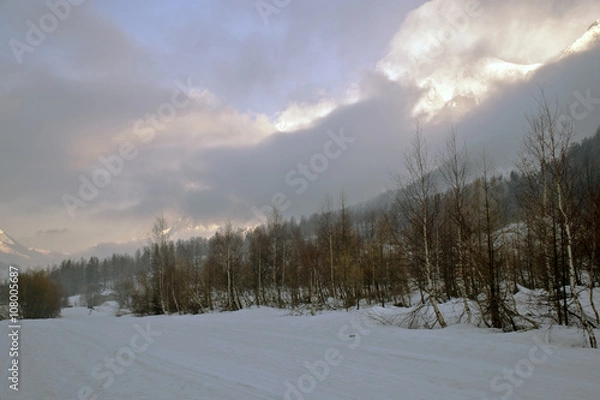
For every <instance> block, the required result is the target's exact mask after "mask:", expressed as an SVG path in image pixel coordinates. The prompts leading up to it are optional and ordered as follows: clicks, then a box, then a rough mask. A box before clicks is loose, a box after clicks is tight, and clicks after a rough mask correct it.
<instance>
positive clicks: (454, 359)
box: [0, 306, 600, 400]
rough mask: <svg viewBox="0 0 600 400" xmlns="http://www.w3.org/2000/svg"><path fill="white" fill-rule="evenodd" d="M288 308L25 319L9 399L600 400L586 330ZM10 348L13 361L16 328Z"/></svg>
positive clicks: (79, 313)
mask: <svg viewBox="0 0 600 400" xmlns="http://www.w3.org/2000/svg"><path fill="white" fill-rule="evenodd" d="M288 314H289V312H286V311H281V310H273V309H268V308H261V309H251V310H244V311H239V312H235V313H214V314H208V315H198V316H159V317H146V318H135V317H133V316H123V317H120V318H117V317H115V316H114V311H113V310H112V309H110V307H108V306H105V307H101V308H99V309H98V310H97V311H94V312H92V314H91V315H89V313H88V310H87V309H85V308H81V307H76V308H70V309H64V310H63V317H62V318H58V319H54V320H35V321H34V320H28V321H22V328H21V338H20V347H21V348H20V350H21V352H20V367H21V368H20V382H19V391H18V392H14V391H12V390H9V389H8V384H9V381H8V379H7V368H8V365H7V363H6V362H4V361H3V362H2V364H3V365H2V366H3V373H2V382H3V383H2V389H0V399H23V400H42V399H44V400H54V399H111V400H126V399H235V400H239V399H242V400H246V399H248V400H250V399H294V400H295V399H360V400H368V399H423V400H432V399H447V400H454V399H456V400H465V399H477V400H481V399H490V400H491V399H501V398H504V399H540V400H547V399H557V400H558V399H560V400H563V399H586V400H597V399H599V398H600V379H599V378H600V373H599V371H600V351H597V350H590V349H586V348H582V347H581V346H582V344H583V343H584V338H583V337H582V334H581V333H580V332H578V331H577V330H574V329H569V330H567V329H557V328H554V329H552V330H551V331H550V332H548V331H543V330H538V331H528V332H524V333H510V334H502V333H495V332H492V331H489V330H485V329H479V328H475V327H472V326H468V325H455V326H451V327H449V328H447V329H444V330H439V329H436V330H406V329H400V328H397V327H391V326H382V325H373V323H372V320H370V319H366V318H365V317H364V314H363V311H360V312H356V311H354V312H344V311H337V312H327V313H324V314H321V315H317V316H314V317H310V316H290V315H288ZM2 324H3V325H5V326H6V325H7V324H8V323H7V321H2ZM3 331H4V332H5V331H6V330H3ZM0 348H1V349H2V353H3V354H2V360H6V358H7V357H5V356H6V353H7V351H8V348H9V341H8V337H7V335H6V334H3V335H2V338H1V339H0Z"/></svg>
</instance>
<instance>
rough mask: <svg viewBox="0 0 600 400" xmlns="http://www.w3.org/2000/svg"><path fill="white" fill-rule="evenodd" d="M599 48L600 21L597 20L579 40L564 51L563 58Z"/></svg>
mask: <svg viewBox="0 0 600 400" xmlns="http://www.w3.org/2000/svg"><path fill="white" fill-rule="evenodd" d="M597 46H600V19H598V20H596V21H595V22H594V23H593V24H592V25H591V26H590V27H589V28H588V30H587V31H586V32H585V33H584V34H583V35H581V37H580V38H579V39H577V40H576V41H575V42H573V44H572V45H570V46H569V47H568V48H567V49H566V50H565V51H564V53H563V55H562V57H566V56H569V55H571V54H575V53H581V52H584V51H588V50H590V49H592V48H594V47H597ZM562 57H561V58H562Z"/></svg>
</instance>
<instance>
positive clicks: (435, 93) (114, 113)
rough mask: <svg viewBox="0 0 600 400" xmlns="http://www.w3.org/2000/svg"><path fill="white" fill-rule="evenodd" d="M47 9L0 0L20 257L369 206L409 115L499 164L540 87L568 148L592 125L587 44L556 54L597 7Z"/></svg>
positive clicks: (0, 216)
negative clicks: (162, 222) (274, 213)
mask: <svg viewBox="0 0 600 400" xmlns="http://www.w3.org/2000/svg"><path fill="white" fill-rule="evenodd" d="M55 3H56V4H58V5H57V6H56V7H54V11H52V10H51V8H52V7H50V6H49V5H48V4H55ZM48 4H47V3H46V1H0V44H1V47H0V76H1V77H2V79H1V80H0V121H1V125H0V126H1V133H0V229H3V230H5V231H6V232H8V233H9V234H11V235H12V236H13V237H15V238H16V239H17V240H19V241H21V242H22V243H23V244H25V245H26V246H31V247H36V248H42V249H49V250H54V251H60V252H77V251H81V250H84V249H86V248H89V247H90V246H95V245H98V244H100V243H104V244H103V245H102V246H104V247H106V246H109V245H108V244H107V243H121V244H123V243H127V242H130V241H133V240H139V239H141V238H144V237H145V235H146V232H147V231H148V230H149V229H150V227H151V225H152V222H153V218H154V216H155V215H157V214H160V213H164V215H165V216H166V217H167V218H168V219H169V220H170V221H171V222H174V221H179V222H178V226H179V227H180V228H181V229H183V227H185V228H187V229H186V230H185V235H208V234H210V233H211V232H212V231H214V229H215V228H216V227H217V226H218V225H219V224H221V223H223V222H224V221H226V220H232V221H233V222H234V223H236V224H239V225H244V224H254V223H257V221H260V210H261V209H262V210H264V209H265V206H268V205H269V204H271V203H275V204H277V205H279V206H280V207H281V208H283V209H284V214H285V215H286V216H291V215H296V216H298V215H303V214H309V213H312V212H315V211H318V210H319V208H320V206H321V204H322V201H323V198H324V197H325V196H326V195H327V194H331V195H332V196H333V198H334V199H335V198H337V197H338V196H339V194H340V193H341V192H342V191H343V192H344V193H345V194H346V197H347V200H348V201H349V202H350V203H357V202H360V201H364V200H367V199H369V198H371V197H373V196H375V195H377V194H378V193H380V192H382V191H384V190H386V189H388V188H390V187H392V186H393V180H392V179H391V175H392V174H395V173H401V172H402V164H403V160H402V157H403V153H404V151H405V147H406V144H407V140H408V137H409V136H410V126H412V125H414V124H415V123H416V122H417V121H419V122H420V124H421V126H422V127H423V130H424V134H425V136H426V138H427V140H428V144H429V145H430V146H431V147H432V148H435V146H437V145H438V144H439V143H440V141H441V140H443V136H444V134H445V133H446V132H447V131H448V129H449V128H450V126H452V125H453V126H455V127H456V129H457V130H458V132H459V134H460V135H461V136H462V137H464V138H465V139H466V140H468V143H469V146H470V147H471V148H472V152H473V153H474V154H476V152H478V151H480V150H481V148H482V147H483V146H484V145H485V146H486V148H488V149H491V152H492V155H493V158H494V163H495V165H496V166H497V167H498V169H506V168H509V167H510V165H511V164H512V162H513V161H514V159H515V157H516V152H517V149H518V147H519V141H520V138H521V136H522V135H523V134H524V132H525V131H526V121H525V114H526V113H527V112H530V111H531V110H532V107H533V98H534V97H535V96H536V95H537V94H539V86H540V85H543V86H544V87H545V90H546V93H547V94H548V95H549V97H550V98H552V99H557V100H558V102H559V103H560V105H561V106H567V108H572V109H573V110H574V112H575V113H576V115H577V125H576V128H577V130H578V132H579V137H584V136H586V135H589V134H591V133H592V132H593V131H595V129H596V128H597V127H598V125H600V112H599V110H600V104H599V103H600V100H596V99H600V78H599V73H598V71H600V54H599V52H600V51H599V48H600V47H599V46H595V47H594V46H588V41H586V40H584V41H579V42H577V43H576V45H575V46H574V47H573V51H568V52H567V53H565V50H566V49H567V48H569V46H571V45H573V43H574V42H576V41H577V40H578V39H579V38H580V37H581V36H582V35H584V33H585V32H586V31H587V30H588V28H589V27H590V25H592V24H593V23H594V21H595V20H597V19H600V0H569V1H567V0H529V1H519V0H504V1H493V0H481V1H476V0H464V1H459V0H445V1H441V0H433V1H428V2H425V1H417V0H414V1H413V0H405V1H396V0H389V1H388V0H379V1H375V0H327V1H322V0H292V1H285V0H264V1H255V0H226V1H222V0H214V1H209V0H206V1H192V0H190V1H179V0H174V1H168V2H167V1H147V0H144V1H141V0H139V1H120V0H106V1H96V0H87V1H82V0H71V1H70V2H67V1H66V0H64V1H62V2H61V1H57V0H50V1H49V2H48ZM597 40H599V41H600V39H597ZM586 91H587V93H586ZM586 97H588V98H591V102H590V101H587V103H586V104H585V105H584V104H581V102H582V101H584V100H585V98H586ZM582 99H583V100H582ZM578 102H579V103H578ZM573 105H574V107H572V106H573ZM584 114H585V115H584ZM253 210H254V211H253ZM255 211H256V212H255ZM182 232H183V231H182ZM182 234H183V233H182Z"/></svg>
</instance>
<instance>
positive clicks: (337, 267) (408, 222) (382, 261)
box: [113, 96, 600, 347]
mask: <svg viewBox="0 0 600 400" xmlns="http://www.w3.org/2000/svg"><path fill="white" fill-rule="evenodd" d="M538 105H539V109H538V110H537V111H536V112H535V113H534V114H532V115H531V116H530V117H528V126H529V129H528V132H527V134H526V135H525V138H524V141H523V146H522V151H521V154H520V157H519V163H518V165H517V169H516V170H515V171H513V172H512V173H511V175H510V178H507V177H503V176H501V175H498V174H495V173H494V172H493V168H492V166H491V161H490V157H489V155H488V154H487V153H486V152H485V151H482V152H480V153H479V154H477V155H476V156H475V157H471V156H470V155H469V153H468V152H467V146H466V144H465V143H460V141H459V139H458V135H457V133H456V132H455V131H454V130H451V131H450V132H449V134H448V136H447V138H446V141H445V145H444V146H443V148H442V149H440V150H439V151H432V150H431V149H429V148H428V146H427V144H426V142H425V137H424V135H423V133H422V131H421V129H420V128H419V127H418V126H417V127H416V128H415V129H413V132H412V133H413V138H412V142H411V145H410V146H409V149H408V151H407V153H406V155H405V166H406V168H405V170H406V171H407V173H406V174H405V175H403V176H399V177H398V190H397V191H395V199H394V201H393V202H392V203H391V204H389V205H387V206H381V207H371V208H364V209H363V208H360V207H352V208H351V207H348V205H347V203H346V200H345V198H344V196H343V195H342V196H341V197H340V199H339V202H337V204H334V201H332V200H331V199H329V198H328V199H326V201H325V202H324V205H323V207H322V210H321V212H320V213H318V214H316V215H314V216H312V217H310V218H302V220H301V221H300V222H298V221H296V220H295V219H293V218H292V219H290V220H285V219H284V218H283V217H282V215H281V213H280V212H279V210H277V209H273V212H272V214H271V215H270V216H269V218H268V221H267V222H266V223H264V224H261V225H259V226H256V227H253V228H246V229H239V228H236V227H234V226H233V225H232V224H231V223H227V224H225V225H224V226H223V227H221V228H220V229H219V231H218V232H217V233H216V234H215V235H214V236H213V237H211V238H210V239H208V240H204V241H202V240H200V241H199V240H198V239H190V240H189V241H178V242H177V243H174V242H173V241H172V240H170V237H169V226H168V224H167V222H166V221H165V219H164V218H163V217H162V216H161V217H158V218H157V220H156V223H155V225H154V228H153V230H152V235H151V236H152V237H151V240H150V244H149V245H148V246H146V248H145V249H144V251H143V254H142V255H139V254H138V255H137V256H136V260H141V262H142V263H143V264H144V265H145V267H142V268H139V269H138V270H136V272H135V274H130V275H128V276H125V277H119V279H117V280H116V281H115V282H114V285H113V286H114V287H113V289H115V291H116V292H117V293H118V294H119V298H120V299H121V300H122V302H126V303H125V305H126V306H130V307H131V308H132V309H133V310H134V311H135V312H136V313H138V314H169V313H199V312H204V311H208V310H229V311H233V310H238V309H240V308H244V307H249V306H263V305H264V306H271V307H280V308H294V309H302V310H306V311H310V312H312V313H315V312H317V311H318V310H319V309H323V308H335V307H344V308H350V307H359V306H360V304H361V302H364V303H367V304H380V305H382V306H386V305H389V304H394V305H404V306H411V305H415V303H419V304H422V305H425V306H426V307H427V308H429V309H430V310H433V315H434V316H435V321H436V324H438V325H439V326H440V327H445V326H446V325H447V321H446V318H445V316H444V312H443V309H442V308H441V307H440V306H441V304H442V303H444V302H446V301H448V300H450V299H453V298H455V299H461V300H460V303H461V304H462V308H463V313H464V316H465V319H466V321H469V322H475V321H474V319H475V316H478V317H477V318H478V323H481V324H484V325H486V326H489V327H493V328H499V329H505V330H515V329H519V328H522V327H523V326H527V325H529V326H535V325H537V324H538V323H539V322H540V321H541V318H546V319H549V320H551V321H554V322H556V323H558V324H564V325H578V326H580V327H582V328H583V329H585V331H586V332H587V334H588V338H589V344H590V346H592V347H597V342H596V339H595V336H594V331H593V329H594V327H597V326H598V325H599V324H600V317H599V316H598V312H597V311H596V308H595V305H594V299H593V296H592V293H593V290H594V288H595V287H597V286H598V285H599V283H600V249H599V245H600V159H599V156H600V154H599V153H600V152H599V151H598V150H599V149H600V130H599V132H598V133H597V134H596V136H595V137H594V138H592V139H588V140H587V141H586V142H584V143H583V144H578V145H575V144H574V143H573V142H572V141H573V129H572V125H571V124H570V122H569V120H568V119H567V118H563V117H561V116H560V113H559V112H558V110H557V109H555V108H553V106H552V105H550V104H549V103H548V102H547V101H546V100H545V98H544V97H543V96H542V97H541V98H540V100H539V104H538ZM592 145H593V146H596V147H595V149H596V151H587V152H586V151H585V149H586V148H587V147H590V146H592ZM520 286H521V287H525V288H529V289H543V292H544V293H545V297H544V298H543V299H542V300H543V304H541V305H540V307H542V308H543V309H544V310H546V311H544V314H543V315H541V316H540V315H537V316H533V315H528V314H530V313H524V312H522V311H520V310H519V307H518V306H517V302H516V300H515V297H514V295H515V294H516V293H517V292H518V291H519V290H520V289H519V287H520ZM585 290H587V291H588V292H589V297H588V298H586V299H583V297H582V296H581V294H580V293H582V292H583V291H585ZM415 293H417V294H418V295H417V297H413V294H415Z"/></svg>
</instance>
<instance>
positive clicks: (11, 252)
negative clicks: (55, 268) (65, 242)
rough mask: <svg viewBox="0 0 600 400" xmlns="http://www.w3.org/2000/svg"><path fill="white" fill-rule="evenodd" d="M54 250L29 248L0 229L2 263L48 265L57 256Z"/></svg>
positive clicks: (0, 263)
mask: <svg viewBox="0 0 600 400" xmlns="http://www.w3.org/2000/svg"><path fill="white" fill-rule="evenodd" d="M53 255H56V254H54V253H52V252H48V251H45V250H38V249H28V248H27V247H25V246H23V245H22V244H21V243H19V242H17V241H16V240H15V239H13V238H12V237H11V236H10V235H8V234H7V233H6V232H4V231H3V230H2V229H0V265H2V264H16V265H19V266H22V267H25V266H38V265H43V266H45V265H47V264H48V263H49V262H52V260H53V259H54V258H56V257H51V256H53Z"/></svg>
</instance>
